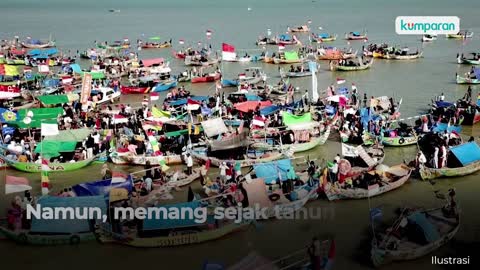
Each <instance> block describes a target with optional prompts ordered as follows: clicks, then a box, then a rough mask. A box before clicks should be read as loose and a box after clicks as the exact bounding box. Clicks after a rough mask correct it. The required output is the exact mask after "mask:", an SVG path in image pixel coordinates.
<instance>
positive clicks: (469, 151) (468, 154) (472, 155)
mask: <svg viewBox="0 0 480 270" xmlns="http://www.w3.org/2000/svg"><path fill="white" fill-rule="evenodd" d="M450 151H452V153H453V154H454V155H455V157H457V159H458V161H460V163H462V165H463V166H466V165H468V164H470V163H473V162H476V161H479V160H480V147H479V146H478V144H477V143H476V142H469V143H464V144H461V145H458V146H454V147H451V148H450Z"/></svg>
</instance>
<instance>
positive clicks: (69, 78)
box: [62, 76, 73, 84]
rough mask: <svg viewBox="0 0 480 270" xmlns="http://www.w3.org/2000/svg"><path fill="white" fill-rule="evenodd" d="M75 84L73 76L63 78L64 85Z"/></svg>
mask: <svg viewBox="0 0 480 270" xmlns="http://www.w3.org/2000/svg"><path fill="white" fill-rule="evenodd" d="M72 82H73V77H72V76H63V77H62V84H71V83H72Z"/></svg>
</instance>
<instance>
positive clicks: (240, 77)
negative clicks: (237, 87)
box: [238, 73, 247, 80]
mask: <svg viewBox="0 0 480 270" xmlns="http://www.w3.org/2000/svg"><path fill="white" fill-rule="evenodd" d="M246 78H247V75H246V74H245V73H241V74H238V79H239V80H245V79H246Z"/></svg>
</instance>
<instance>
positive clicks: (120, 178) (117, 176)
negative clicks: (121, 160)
mask: <svg viewBox="0 0 480 270" xmlns="http://www.w3.org/2000/svg"><path fill="white" fill-rule="evenodd" d="M125 181H127V175H126V174H124V173H121V172H112V181H111V183H112V184H113V183H123V182H125Z"/></svg>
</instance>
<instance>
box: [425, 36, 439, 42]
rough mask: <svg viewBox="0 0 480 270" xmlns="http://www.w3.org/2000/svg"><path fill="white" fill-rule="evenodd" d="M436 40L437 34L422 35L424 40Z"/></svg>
mask: <svg viewBox="0 0 480 270" xmlns="http://www.w3.org/2000/svg"><path fill="white" fill-rule="evenodd" d="M434 40H437V35H423V36H422V42H432V41H434Z"/></svg>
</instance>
